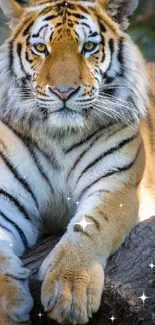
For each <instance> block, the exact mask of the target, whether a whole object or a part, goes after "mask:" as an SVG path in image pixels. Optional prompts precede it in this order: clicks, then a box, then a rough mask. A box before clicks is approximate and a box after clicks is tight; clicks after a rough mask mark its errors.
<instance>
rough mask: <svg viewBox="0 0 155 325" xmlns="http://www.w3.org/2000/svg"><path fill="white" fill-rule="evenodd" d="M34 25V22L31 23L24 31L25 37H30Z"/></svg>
mask: <svg viewBox="0 0 155 325" xmlns="http://www.w3.org/2000/svg"><path fill="white" fill-rule="evenodd" d="M33 24H34V21H33V22H31V23H30V24H29V25H28V26H27V27H26V28H25V29H24V31H23V36H26V35H28V34H29V31H30V28H31V27H32V26H33Z"/></svg>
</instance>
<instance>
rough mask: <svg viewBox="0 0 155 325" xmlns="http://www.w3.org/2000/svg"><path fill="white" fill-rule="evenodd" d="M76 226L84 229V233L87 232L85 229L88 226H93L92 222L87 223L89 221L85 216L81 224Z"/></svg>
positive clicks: (78, 223)
mask: <svg viewBox="0 0 155 325" xmlns="http://www.w3.org/2000/svg"><path fill="white" fill-rule="evenodd" d="M76 225H80V226H81V227H82V229H83V231H84V230H85V228H86V227H87V226H88V225H92V222H87V220H86V219H85V216H83V218H82V220H81V222H77V223H76Z"/></svg>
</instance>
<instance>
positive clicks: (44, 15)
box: [31, 2, 100, 42]
mask: <svg viewBox="0 0 155 325" xmlns="http://www.w3.org/2000/svg"><path fill="white" fill-rule="evenodd" d="M65 3H66V2H59V4H62V6H63V7H62V10H61V6H58V4H56V5H55V7H54V8H53V7H52V8H51V7H50V6H49V5H48V6H46V8H45V9H46V10H42V11H41V13H40V15H39V16H38V17H37V18H36V19H35V21H34V24H33V26H32V29H31V41H33V40H34V41H35V39H36V38H37V39H38V38H39V39H40V40H41V39H44V40H45V41H47V42H48V41H49V39H51V40H52V38H53V34H54V33H55V32H56V33H57V37H61V36H62V33H64V32H67V33H68V34H69V35H71V34H72V36H73V37H74V38H75V39H76V38H78V39H79V40H80V41H84V40H86V39H87V38H88V37H92V38H93V40H95V41H98V42H99V41H100V37H99V26H98V23H97V21H96V20H95V18H94V16H92V15H91V14H89V12H88V13H87V12H86V11H84V12H83V13H82V10H81V11H80V12H79V10H78V8H77V7H76V6H75V7H69V8H72V9H73V10H69V11H68V10H67V8H68V7H67V6H66V5H65ZM57 6H58V9H59V11H57ZM48 9H49V10H48ZM89 40H90V41H91V39H89Z"/></svg>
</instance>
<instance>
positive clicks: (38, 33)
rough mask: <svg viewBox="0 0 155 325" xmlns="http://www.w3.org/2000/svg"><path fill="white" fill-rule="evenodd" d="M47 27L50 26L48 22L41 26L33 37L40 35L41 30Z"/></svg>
mask: <svg viewBox="0 0 155 325" xmlns="http://www.w3.org/2000/svg"><path fill="white" fill-rule="evenodd" d="M46 27H48V24H46V25H44V26H42V27H40V29H39V30H38V32H37V33H36V34H33V35H32V37H33V38H36V37H39V35H40V32H41V31H42V30H43V29H44V28H46Z"/></svg>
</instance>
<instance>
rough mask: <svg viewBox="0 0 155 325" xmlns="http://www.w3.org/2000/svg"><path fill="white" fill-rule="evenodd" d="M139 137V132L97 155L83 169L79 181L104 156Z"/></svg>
mask: <svg viewBox="0 0 155 325" xmlns="http://www.w3.org/2000/svg"><path fill="white" fill-rule="evenodd" d="M136 137H137V134H134V135H133V136H132V137H130V138H127V139H124V140H122V141H121V142H120V143H118V144H117V145H116V146H115V147H112V148H110V149H108V150H106V151H105V152H104V153H102V154H101V155H100V156H99V157H97V158H96V159H94V160H93V161H92V162H91V163H90V164H89V165H88V166H87V167H85V168H84V169H83V171H82V172H81V175H80V176H79V177H78V179H77V183H78V182H79V180H80V178H81V177H82V176H83V174H84V173H86V172H87V170H88V169H89V168H92V167H93V166H94V165H96V164H97V163H98V162H99V161H100V160H102V159H103V158H105V157H106V156H108V155H111V154H112V153H114V152H115V151H118V150H120V149H121V148H123V147H124V146H125V145H126V144H128V143H130V142H132V141H133V140H134V139H135V138H136Z"/></svg>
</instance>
